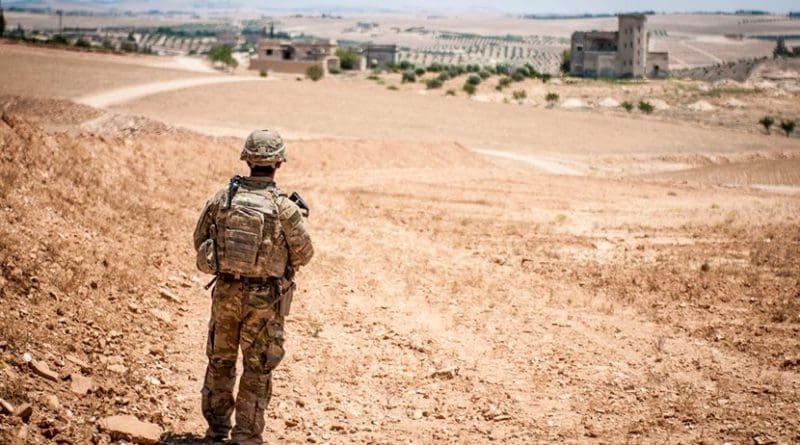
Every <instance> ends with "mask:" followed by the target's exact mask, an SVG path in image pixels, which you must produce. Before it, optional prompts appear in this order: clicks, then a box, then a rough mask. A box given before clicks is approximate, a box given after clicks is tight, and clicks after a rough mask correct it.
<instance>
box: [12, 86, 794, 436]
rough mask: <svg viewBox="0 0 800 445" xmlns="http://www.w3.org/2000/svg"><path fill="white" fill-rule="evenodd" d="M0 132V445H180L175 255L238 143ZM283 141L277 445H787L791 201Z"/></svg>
mask: <svg viewBox="0 0 800 445" xmlns="http://www.w3.org/2000/svg"><path fill="white" fill-rule="evenodd" d="M0 109H2V117H0V147H2V150H1V151H0V154H1V155H2V158H0V177H1V178H2V181H0V202H2V209H0V210H2V216H0V218H2V224H0V265H2V269H1V270H2V275H0V302H2V304H3V306H4V307H6V309H5V310H4V311H2V312H0V399H2V400H3V403H2V404H1V405H0V442H3V443H10V444H16V443H19V444H26V443H32V444H39V443H41V444H44V443H53V442H55V443H72V444H83V443H97V444H100V443H112V442H114V443H122V442H126V443H128V442H131V441H132V442H137V443H152V442H158V441H160V442H161V443H196V442H197V440H198V437H199V436H198V435H200V434H202V432H203V423H202V420H201V417H200V414H199V389H200V385H201V379H202V375H203V372H204V366H205V356H204V345H205V324H206V322H207V321H206V320H207V316H208V309H209V304H210V302H209V298H208V292H206V291H204V290H203V289H202V285H204V284H205V282H206V281H207V279H208V277H206V276H201V275H198V274H197V273H196V272H195V271H194V268H193V262H194V255H193V252H192V250H191V240H190V237H191V231H192V229H193V226H194V223H195V218H196V216H197V213H198V212H199V210H200V208H201V207H202V205H203V203H204V201H205V199H206V198H207V197H208V196H209V195H210V194H211V193H213V191H215V190H216V188H218V187H219V186H221V185H222V184H223V183H224V182H225V181H226V180H227V178H229V177H230V176H231V175H233V174H235V173H243V169H242V166H241V165H240V164H239V162H238V161H237V160H236V159H237V153H238V149H239V144H240V141H239V140H238V139H232V138H213V137H209V136H203V135H200V134H197V133H192V132H188V131H185V130H178V129H175V128H173V127H171V126H170V125H167V124H163V123H159V122H156V121H152V120H148V119H145V118H137V117H131V116H128V115H125V114H121V113H111V112H106V111H102V110H96V109H92V108H89V107H84V106H79V105H75V104H72V103H69V102H66V101H54V100H42V99H29V98H20V97H10V96H6V97H3V98H2V100H0ZM289 142H290V144H289V146H290V150H291V153H292V155H291V157H292V158H291V161H290V162H289V163H288V164H287V165H286V166H285V167H286V168H285V170H282V171H281V172H280V175H279V178H278V179H279V181H280V182H281V183H282V184H283V186H284V188H285V189H287V190H298V191H300V192H301V193H302V194H303V195H304V196H305V197H306V199H307V200H308V201H309V202H310V204H311V206H312V213H311V218H310V219H309V221H308V225H309V228H310V230H311V231H312V234H313V236H314V240H315V242H316V247H317V252H318V253H317V256H316V258H315V260H314V262H313V263H312V264H311V265H310V266H309V267H308V268H306V269H304V270H302V271H301V272H300V276H299V285H300V291H299V294H298V295H297V298H296V304H295V307H294V308H293V314H292V315H291V316H290V317H289V319H288V322H287V332H288V338H289V340H288V343H287V350H288V354H287V357H286V359H285V360H284V362H283V363H282V365H281V366H280V368H279V369H278V371H276V377H275V378H276V388H275V396H274V399H273V403H272V404H271V408H270V410H269V414H268V433H267V437H268V439H269V440H271V441H272V442H276V443H375V444H379V443H387V444H388V443H392V444H393V443H454V444H455V443H487V442H492V441H493V442H497V443H520V444H522V443H526V444H527V443H539V442H541V443H553V442H558V443H564V442H566V443H621V442H630V443H652V442H668V443H725V442H729V443H758V444H765V443H794V442H798V441H800V422H799V421H798V419H800V378H799V377H798V370H800V341H798V338H800V336H799V335H798V334H800V262H798V256H797V251H798V249H800V230H798V224H797V214H798V211H799V210H800V196H798V195H797V194H796V193H793V192H791V190H790V191H789V192H776V191H770V190H761V189H754V188H748V187H739V186H735V187H734V186H730V185H728V186H722V185H720V183H718V182H713V181H710V182H703V181H695V180H691V179H697V178H700V177H702V176H703V175H702V174H695V175H694V176H693V177H692V178H690V179H689V180H687V178H683V177H674V176H669V175H666V176H664V175H660V174H651V173H645V174H643V175H638V176H619V175H617V176H612V177H606V176H607V175H597V176H592V175H590V176H564V175H550V174H545V173H542V172H541V171H540V170H536V169H534V168H533V167H532V166H529V165H526V164H524V163H519V162H513V161H511V160H504V159H495V158H491V157H485V156H482V155H480V154H477V153H475V152H472V151H470V150H468V149H466V148H465V147H463V146H462V145H460V144H457V143H446V142H440V143H434V142H420V141H401V140H380V141H378V140H364V139H355V140H354V139H340V138H325V139H320V138H310V139H304V140H293V141H289ZM796 154H797V153H796V150H791V149H786V150H784V151H782V152H780V153H778V152H774V151H773V152H771V154H770V155H769V156H765V159H764V160H765V161H769V162H784V161H786V162H796V161H795V159H796ZM674 156H676V158H672V159H668V161H679V162H681V163H687V164H689V167H687V168H691V167H693V166H700V167H703V168H709V167H713V165H709V164H714V162H717V163H719V162H724V160H723V161H720V160H719V158H718V157H714V156H712V157H703V156H699V155H698V154H697V153H695V154H688V153H687V154H683V155H680V156H678V155H674ZM737 156H740V157H738V158H737V157H736V156H734V155H731V157H732V158H734V159H735V160H737V161H740V162H742V165H747V160H748V156H750V155H748V154H747V153H743V154H739V155H737ZM678 158H679V159H678ZM635 161H636V159H634V158H626V159H625V160H624V162H628V163H631V162H635ZM648 161H652V158H648ZM609 162H613V159H612V160H609ZM727 164H729V165H732V166H733V167H730V168H734V167H735V166H736V165H737V164H736V163H735V162H734V163H726V165H727ZM790 165H795V164H790ZM640 170H641V171H646V170H647V169H640ZM786 177H788V178H796V175H795V176H791V175H789V176H786ZM783 182H786V180H785V179H784V180H783ZM791 184H794V185H796V184H797V183H796V182H791V183H790V185H791Z"/></svg>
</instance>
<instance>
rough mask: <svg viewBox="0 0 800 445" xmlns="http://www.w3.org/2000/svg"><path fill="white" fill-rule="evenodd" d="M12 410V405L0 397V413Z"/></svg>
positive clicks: (7, 412) (10, 412)
mask: <svg viewBox="0 0 800 445" xmlns="http://www.w3.org/2000/svg"><path fill="white" fill-rule="evenodd" d="M13 412H14V406H13V405H11V404H10V403H8V402H6V401H5V400H3V399H0V414H12V413H13Z"/></svg>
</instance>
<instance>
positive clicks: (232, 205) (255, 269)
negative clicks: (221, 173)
mask: <svg viewBox="0 0 800 445" xmlns="http://www.w3.org/2000/svg"><path fill="white" fill-rule="evenodd" d="M277 197H278V192H277V190H276V189H275V187H274V186H271V185H270V186H266V187H263V188H260V187H249V186H248V187H242V179H241V178H238V177H236V178H233V179H231V185H230V187H229V188H228V199H227V203H226V204H225V205H223V206H222V207H221V208H220V209H219V210H218V211H217V217H216V221H215V226H216V244H217V246H216V247H217V272H219V273H224V274H231V275H235V276H237V277H258V278H267V277H281V276H283V274H284V272H285V270H286V263H287V260H288V250H287V249H288V248H287V245H286V239H285V237H284V235H283V228H282V226H281V222H280V210H279V208H278V203H277Z"/></svg>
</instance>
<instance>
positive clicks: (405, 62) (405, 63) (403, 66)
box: [397, 60, 414, 71]
mask: <svg viewBox="0 0 800 445" xmlns="http://www.w3.org/2000/svg"><path fill="white" fill-rule="evenodd" d="M397 66H398V67H399V68H400V69H401V70H403V71H405V70H408V69H411V68H413V67H414V65H413V64H412V63H411V62H409V61H408V60H403V61H402V62H400V64H399V65H397Z"/></svg>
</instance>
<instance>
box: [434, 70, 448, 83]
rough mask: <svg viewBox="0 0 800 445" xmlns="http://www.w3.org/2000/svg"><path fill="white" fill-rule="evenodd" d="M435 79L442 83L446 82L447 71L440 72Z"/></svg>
mask: <svg viewBox="0 0 800 445" xmlns="http://www.w3.org/2000/svg"><path fill="white" fill-rule="evenodd" d="M436 78H437V79H439V80H440V81H442V82H447V81H448V80H450V74H449V73H448V72H447V71H442V72H441V73H439V75H438V76H436Z"/></svg>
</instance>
